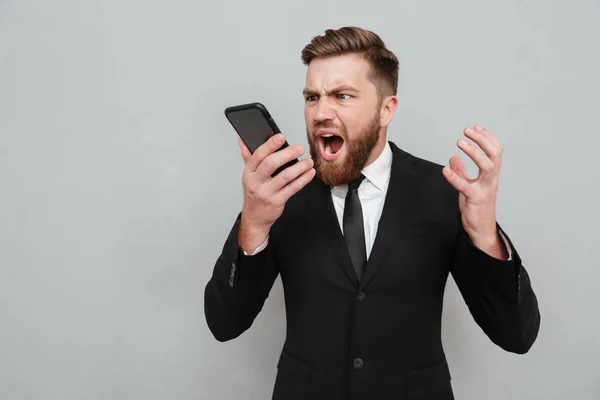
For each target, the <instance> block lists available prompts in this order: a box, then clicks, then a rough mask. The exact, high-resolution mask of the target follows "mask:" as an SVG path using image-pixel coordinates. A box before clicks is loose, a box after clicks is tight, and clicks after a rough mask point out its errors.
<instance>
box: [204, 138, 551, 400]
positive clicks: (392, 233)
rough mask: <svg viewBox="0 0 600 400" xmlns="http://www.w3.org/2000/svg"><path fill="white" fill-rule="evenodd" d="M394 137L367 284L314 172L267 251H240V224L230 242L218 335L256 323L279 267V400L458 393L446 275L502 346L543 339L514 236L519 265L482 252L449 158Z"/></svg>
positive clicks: (209, 311)
mask: <svg viewBox="0 0 600 400" xmlns="http://www.w3.org/2000/svg"><path fill="white" fill-rule="evenodd" d="M390 145H391V148H392V151H393V161H392V171H391V177H390V183H389V187H388V192H387V195H386V199H385V203H384V208H383V213H382V216H381V219H380V222H379V225H378V232H377V236H376V239H375V243H374V245H373V249H372V252H371V255H370V257H369V260H368V262H367V265H366V267H365V271H364V274H363V278H362V280H361V281H360V282H358V280H357V277H356V275H355V272H354V269H353V268H352V263H351V261H350V257H349V255H348V252H347V250H346V246H345V243H344V238H343V236H342V233H341V230H340V227H339V223H338V221H337V218H336V214H335V210H334V207H333V202H332V199H331V192H330V188H329V187H328V186H326V185H324V184H323V183H322V182H321V181H320V180H318V179H316V178H315V179H313V181H312V182H311V183H309V184H308V185H307V186H305V187H304V188H303V189H302V190H301V191H300V192H299V193H297V194H296V195H294V196H293V197H292V198H291V199H290V200H289V201H288V203H287V204H286V207H285V210H284V212H283V214H282V216H281V217H280V218H279V219H278V220H277V222H276V223H275V224H274V225H273V226H272V228H271V232H270V239H269V244H268V246H267V247H266V249H265V250H263V251H262V252H260V253H259V254H257V255H255V256H245V255H244V254H243V252H242V251H241V250H240V248H239V245H238V242H237V221H236V223H235V224H234V227H233V229H232V230H231V233H230V234H229V237H228V238H227V240H226V242H225V245H224V247H223V250H222V253H221V255H220V257H219V258H218V260H217V262H216V265H215V267H214V273H213V276H212V278H211V279H210V281H209V282H208V284H207V286H206V289H205V315H206V319H207V322H208V326H209V328H210V330H211V331H212V333H213V334H214V336H215V337H216V339H217V340H219V341H227V340H230V339H233V338H236V337H238V336H239V335H240V334H242V333H243V332H244V331H245V330H247V329H248V328H249V327H250V326H251V325H252V323H253V321H254V319H255V317H256V316H257V314H258V313H259V312H260V310H261V309H262V307H263V304H264V301H265V299H266V298H267V296H268V295H269V292H270V290H271V287H272V285H273V282H274V281H275V279H276V277H277V275H278V274H280V275H281V280H282V283H283V289H284V296H285V307H286V320H287V322H286V323H287V334H286V339H285V344H284V346H283V349H282V351H281V356H280V359H279V362H278V365H277V367H278V373H277V378H276V380H275V387H274V391H273V399H275V400H295V399H311V400H348V399H351V400H388V399H389V400H392V399H394V400H399V399H421V400H434V399H435V400H449V399H453V394H452V388H451V384H450V373H449V369H448V364H447V362H446V358H445V354H444V350H443V348H442V341H441V320H442V301H443V297H444V289H445V286H446V280H447V278H448V274H449V273H452V276H453V278H454V280H455V281H456V283H457V286H458V288H459V290H460V292H461V294H462V296H463V298H464V300H465V302H466V304H467V306H468V307H469V310H470V312H471V314H472V315H473V318H474V319H475V321H476V322H477V324H478V325H479V326H480V327H481V328H482V329H483V331H484V332H485V333H486V334H487V335H488V337H489V338H490V339H491V340H492V341H493V342H494V343H495V344H497V345H498V346H500V347H501V348H503V349H505V350H507V351H510V352H514V353H525V352H527V351H528V350H529V348H530V347H531V346H532V344H533V342H534V341H535V339H536V337H537V333H538V329H539V325H540V314H539V310H538V305H537V300H536V296H535V294H534V292H533V290H532V288H531V285H530V281H529V277H528V274H527V272H526V271H525V268H524V267H523V266H522V264H521V259H520V257H519V254H518V253H517V251H516V249H515V248H514V246H513V245H512V242H511V243H510V245H511V250H512V254H513V259H512V260H511V261H502V260H498V259H496V258H493V257H490V256H489V255H487V254H486V253H484V252H483V251H481V250H479V249H478V248H476V247H475V246H474V245H473V244H472V243H471V241H470V240H469V237H468V235H467V234H466V233H465V231H464V228H463V226H462V222H461V215H460V211H459V208H458V192H457V191H456V190H455V189H454V188H453V187H452V186H451V185H450V184H449V183H448V182H447V181H446V180H445V178H444V176H443V175H442V171H441V169H442V166H441V165H438V164H435V163H432V162H429V161H426V160H423V159H419V158H417V157H414V156H412V155H410V154H408V153H406V152H404V151H403V150H401V149H399V148H398V147H397V146H395V145H394V144H393V143H391V142H390ZM238 218H239V217H238ZM238 221H239V219H238ZM498 229H500V226H498ZM507 238H508V236H507ZM508 240H509V242H510V238H508ZM481 395H482V396H484V394H483V393H482V394H481Z"/></svg>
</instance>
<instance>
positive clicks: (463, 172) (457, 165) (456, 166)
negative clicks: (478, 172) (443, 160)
mask: <svg viewBox="0 0 600 400" xmlns="http://www.w3.org/2000/svg"><path fill="white" fill-rule="evenodd" d="M450 168H452V170H453V171H454V172H456V174H457V175H458V176H460V177H461V178H463V179H464V180H466V181H469V180H470V179H469V175H468V174H467V169H466V168H465V164H463V162H462V160H461V159H460V157H458V156H454V157H452V158H450Z"/></svg>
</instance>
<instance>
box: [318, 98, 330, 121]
mask: <svg viewBox="0 0 600 400" xmlns="http://www.w3.org/2000/svg"><path fill="white" fill-rule="evenodd" d="M314 118H315V122H325V121H333V119H334V112H333V107H332V106H331V104H330V102H329V99H328V98H327V97H326V96H322V97H321V98H320V99H319V102H318V103H317V106H316V110H315V115H314Z"/></svg>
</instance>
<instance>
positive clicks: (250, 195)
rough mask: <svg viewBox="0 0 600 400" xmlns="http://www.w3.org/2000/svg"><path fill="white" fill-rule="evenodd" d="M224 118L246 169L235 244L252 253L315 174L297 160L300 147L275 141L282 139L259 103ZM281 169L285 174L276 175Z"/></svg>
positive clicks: (230, 110)
mask: <svg viewBox="0 0 600 400" xmlns="http://www.w3.org/2000/svg"><path fill="white" fill-rule="evenodd" d="M225 116H226V117H227V119H228V120H229V122H230V123H231V125H233V127H234V129H235V130H236V132H237V133H238V135H239V136H240V138H241V140H242V141H243V143H244V144H245V146H244V145H243V144H242V143H240V149H241V151H242V157H243V158H244V161H245V163H246V168H245V169H244V174H243V177H242V184H243V187H244V205H243V209H242V214H241V220H240V225H239V227H238V243H239V246H240V247H241V248H242V249H243V250H244V251H245V252H246V253H248V254H253V253H254V250H255V249H256V248H257V247H259V246H260V245H261V244H262V243H264V242H265V240H266V238H267V237H268V236H269V232H270V229H271V226H272V225H273V224H274V223H275V221H277V219H278V218H279V217H280V216H281V214H282V212H283V209H284V207H285V204H286V203H287V201H288V200H289V198H290V197H292V196H293V195H294V194H296V193H297V192H298V191H300V190H301V189H302V188H303V187H304V186H306V185H307V184H308V183H309V182H310V181H311V180H312V179H313V178H314V176H315V174H316V172H315V169H314V168H313V160H312V159H311V158H310V157H308V158H305V159H304V160H302V161H299V160H298V157H299V156H301V155H302V154H303V153H304V149H303V148H302V147H301V146H289V145H288V143H287V141H283V142H278V141H277V139H283V137H282V135H277V134H278V133H280V131H279V128H278V127H277V125H276V124H275V121H273V118H272V117H271V116H270V114H269V112H268V111H267V109H266V107H265V106H263V105H262V104H260V103H251V104H242V105H239V106H233V107H228V108H227V109H226V110H225ZM275 135H277V137H274V136H275ZM276 154H277V156H275V155H276ZM274 156H275V157H274ZM284 169H285V170H286V173H285V174H280V172H281V171H283V170H284Z"/></svg>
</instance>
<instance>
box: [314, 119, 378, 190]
mask: <svg viewBox="0 0 600 400" xmlns="http://www.w3.org/2000/svg"><path fill="white" fill-rule="evenodd" d="M321 128H329V129H335V128H336V127H335V126H332V125H331V124H317V125H315V127H314V129H313V132H315V133H316V131H317V130H318V129H321ZM380 130H381V125H379V116H378V114H377V113H375V115H374V116H373V118H372V119H371V121H370V122H369V124H368V125H367V126H366V127H365V128H364V129H363V130H362V131H361V132H359V133H358V134H357V135H353V138H352V139H350V138H349V137H348V135H347V134H345V133H346V132H340V133H343V134H344V136H343V139H344V146H345V147H346V149H345V151H346V154H345V157H344V160H343V161H339V160H336V161H325V160H323V159H322V158H321V152H320V150H319V143H318V140H319V139H317V138H316V135H314V134H313V135H311V134H309V132H308V130H307V131H306V135H307V138H308V144H309V146H310V155H311V157H312V159H313V161H314V162H315V166H314V168H315V170H316V171H317V178H319V179H320V180H321V181H323V183H325V184H326V185H329V186H340V185H343V184H345V183H348V182H350V181H351V180H352V179H354V178H357V177H358V176H359V175H360V173H361V171H362V170H363V168H364V167H365V164H366V163H367V161H368V160H369V156H370V155H371V152H372V151H373V149H374V148H375V146H376V145H377V142H378V141H379V131H380Z"/></svg>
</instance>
